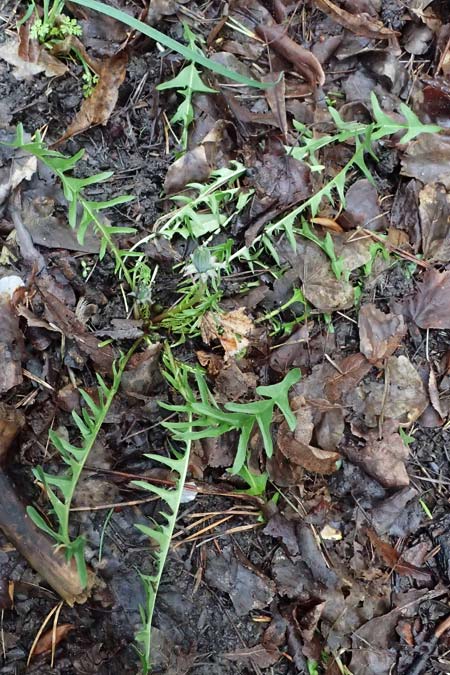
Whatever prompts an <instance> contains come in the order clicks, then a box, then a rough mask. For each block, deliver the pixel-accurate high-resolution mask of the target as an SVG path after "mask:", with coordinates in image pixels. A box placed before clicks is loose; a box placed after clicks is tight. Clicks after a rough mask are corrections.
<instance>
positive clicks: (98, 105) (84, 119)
mask: <svg viewBox="0 0 450 675" xmlns="http://www.w3.org/2000/svg"><path fill="white" fill-rule="evenodd" d="M127 64H128V53H127V52H126V51H125V50H122V51H120V52H118V53H117V54H115V55H114V56H112V57H111V58H110V59H106V60H105V61H103V62H102V65H101V68H100V72H99V73H98V75H99V81H98V84H97V85H96V86H95V88H94V91H93V92H92V94H91V96H89V97H88V98H86V99H84V101H83V103H82V105H81V108H80V110H79V111H78V113H77V115H76V116H75V119H74V120H73V122H72V124H70V125H69V126H68V128H67V130H66V132H65V133H64V134H63V135H62V136H61V138H59V139H58V140H57V141H56V143H55V144H54V145H59V144H60V143H62V142H63V141H66V140H67V139H68V138H72V136H75V135H76V134H80V133H82V132H83V131H86V129H89V128H90V127H92V126H94V125H96V124H103V125H104V124H106V123H107V121H108V120H109V118H110V115H111V113H112V112H113V110H114V108H115V107H116V103H117V99H118V96H119V87H120V85H121V84H122V82H123V81H124V79H125V73H126V68H127Z"/></svg>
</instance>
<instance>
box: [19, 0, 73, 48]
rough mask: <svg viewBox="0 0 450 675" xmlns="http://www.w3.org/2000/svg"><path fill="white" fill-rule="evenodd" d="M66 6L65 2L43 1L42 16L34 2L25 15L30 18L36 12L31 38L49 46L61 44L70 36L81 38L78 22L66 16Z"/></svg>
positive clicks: (59, 0) (63, 0) (57, 0)
mask: <svg viewBox="0 0 450 675" xmlns="http://www.w3.org/2000/svg"><path fill="white" fill-rule="evenodd" d="M65 4H66V3H65V0H53V2H51V0H43V1H42V16H41V15H40V13H39V12H38V8H37V6H36V3H35V2H34V0H32V2H31V4H30V8H29V9H28V12H27V14H26V15H25V16H26V17H27V18H29V16H30V15H31V14H32V13H33V12H34V14H35V17H36V18H35V20H34V23H33V25H32V26H31V30H30V36H31V37H32V38H35V39H37V40H39V42H40V43H41V44H48V45H51V44H55V43H56V42H61V41H62V40H64V39H65V38H66V37H69V36H70V35H76V36H80V35H81V34H82V30H81V26H80V25H79V24H78V21H77V20H76V19H71V18H70V17H68V16H67V15H66V14H64V6H65ZM24 18H25V17H24ZM22 23H23V20H22Z"/></svg>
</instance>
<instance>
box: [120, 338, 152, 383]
mask: <svg viewBox="0 0 450 675" xmlns="http://www.w3.org/2000/svg"><path fill="white" fill-rule="evenodd" d="M160 352H161V344H160V343H159V342H157V343H155V344H152V345H150V346H149V347H147V349H146V350H145V351H144V352H139V353H138V354H134V355H133V356H132V357H131V359H130V360H129V362H128V366H127V368H126V370H125V372H124V373H123V375H122V380H121V383H120V386H121V388H122V389H123V391H125V392H126V393H127V394H131V395H133V394H135V395H138V396H149V395H150V394H153V393H155V390H156V389H157V388H158V386H159V385H160V384H161V382H162V375H161V371H160V368H159V355H160Z"/></svg>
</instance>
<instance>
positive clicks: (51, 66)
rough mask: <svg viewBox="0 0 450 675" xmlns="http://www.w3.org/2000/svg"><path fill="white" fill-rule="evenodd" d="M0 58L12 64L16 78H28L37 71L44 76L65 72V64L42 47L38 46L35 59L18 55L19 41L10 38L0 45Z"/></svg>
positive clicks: (54, 75) (56, 75) (55, 75)
mask: <svg viewBox="0 0 450 675" xmlns="http://www.w3.org/2000/svg"><path fill="white" fill-rule="evenodd" d="M0 59H3V60H4V61H6V62H7V63H9V64H10V65H11V66H13V75H14V77H15V78H16V80H30V79H31V78H32V77H33V76H34V75H37V74H38V73H44V74H45V75H46V77H61V76H62V75H64V74H65V73H66V72H67V66H66V65H65V64H64V63H62V62H61V61H59V60H58V59H56V58H55V57H54V56H52V55H51V54H50V53H49V52H48V51H47V50H46V49H45V48H44V47H40V48H39V50H38V52H37V54H36V60H35V61H30V60H26V59H24V58H23V57H22V56H20V55H19V41H18V40H17V38H12V39H9V40H7V41H6V42H4V43H3V44H2V45H0Z"/></svg>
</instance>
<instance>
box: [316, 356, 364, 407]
mask: <svg viewBox="0 0 450 675" xmlns="http://www.w3.org/2000/svg"><path fill="white" fill-rule="evenodd" d="M371 367H372V366H371V364H370V363H369V361H368V360H367V359H366V357H365V356H364V354H350V356H347V357H346V358H345V359H343V360H342V361H341V362H340V363H339V364H338V369H339V370H338V371H336V372H335V374H333V375H332V376H331V377H329V378H328V379H327V381H326V383H325V388H324V391H325V395H326V397H327V399H328V400H329V401H331V402H332V403H340V402H341V401H342V398H343V397H344V396H345V394H346V393H347V392H348V391H352V390H353V389H354V388H355V387H356V386H357V385H358V383H359V382H360V381H361V380H362V379H363V377H365V376H366V375H367V373H368V372H369V371H370V369H371Z"/></svg>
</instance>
